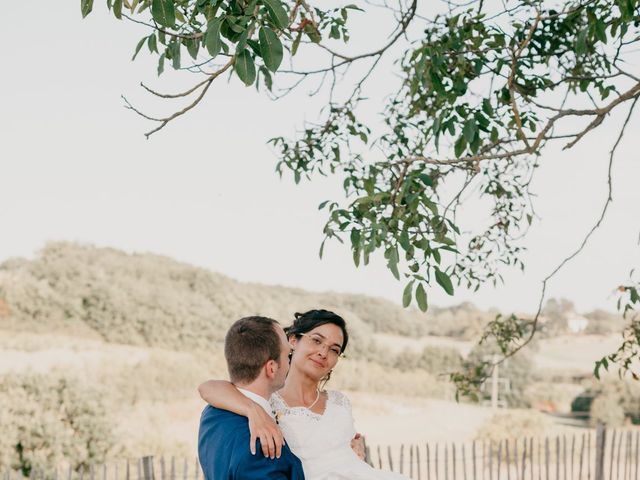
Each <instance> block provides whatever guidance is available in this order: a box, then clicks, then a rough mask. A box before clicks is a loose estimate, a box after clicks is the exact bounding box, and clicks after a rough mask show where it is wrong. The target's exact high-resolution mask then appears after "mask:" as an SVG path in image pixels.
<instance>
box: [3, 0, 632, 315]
mask: <svg viewBox="0 0 640 480" xmlns="http://www.w3.org/2000/svg"><path fill="white" fill-rule="evenodd" d="M104 3H105V2H103V1H98V0H97V1H96V12H95V13H94V14H92V15H91V16H89V17H88V18H87V19H86V20H82V19H81V17H80V9H79V5H78V4H79V2H75V1H74V2H51V1H43V0H34V1H32V2H11V3H8V4H7V5H4V8H3V19H4V21H3V27H2V29H1V30H0V42H1V43H2V45H5V46H6V48H5V49H3V67H2V74H1V75H0V109H1V111H2V114H1V115H0V167H1V169H0V261H1V260H4V259H7V258H10V257H14V256H33V255H34V254H35V252H37V250H38V249H39V248H41V247H42V246H43V245H45V243H46V242H48V241H52V240H69V241H79V242H88V243H92V244H96V245H100V246H111V247H116V248H120V249H123V250H126V251H136V252H147V251H148V252H154V253H159V254H163V255H168V256H170V257H173V258H176V259H178V260H181V261H185V262H189V263H191V264H194V265H198V266H203V267H206V268H208V269H211V270H214V271H217V272H220V273H223V274H226V275H229V276H231V277H233V278H235V279H238V280H242V281H255V282H261V283H267V284H282V285H287V286H295V287H301V288H305V289H312V290H335V291H344V292H360V293H366V294H371V295H380V296H384V297H386V298H389V299H392V300H394V301H396V302H397V301H399V298H400V295H401V291H402V287H403V285H402V284H400V283H399V282H397V281H395V279H393V277H392V276H391V274H390V273H388V272H387V270H386V268H385V267H384V265H383V264H382V262H379V261H376V262H374V264H373V265H371V266H369V267H367V268H362V267H361V268H360V269H356V268H355V267H354V265H353V263H352V261H351V256H350V253H349V251H348V250H347V249H346V248H343V247H342V246H340V245H333V244H331V245H329V246H328V248H327V249H326V250H325V258H324V259H323V260H322V261H321V260H319V259H318V248H319V245H320V241H321V239H322V233H321V232H322V227H323V225H324V221H325V217H324V216H323V214H322V212H318V210H317V206H318V204H319V203H320V202H321V201H323V200H325V199H328V198H334V197H336V196H338V195H339V194H340V182H339V181H337V180H336V179H327V180H322V181H318V182H315V181H314V183H313V184H301V185H298V186H296V185H294V184H293V182H292V181H290V180H289V179H286V178H285V179H283V180H280V179H279V178H278V177H277V175H276V174H275V173H274V167H275V164H276V161H277V158H276V157H275V155H274V154H273V152H272V151H271V150H270V148H268V146H267V145H266V140H267V139H268V138H270V137H272V136H275V135H291V134H293V132H294V128H295V126H296V125H299V124H300V120H301V119H302V118H304V117H306V116H308V117H309V118H314V108H313V107H314V105H313V104H311V103H310V102H309V101H308V100H307V99H306V96H305V95H304V94H305V93H306V91H308V90H309V89H308V88H307V89H306V90H305V89H303V90H302V91H301V92H300V93H299V94H296V95H293V96H291V97H289V98H287V99H285V100H284V101H282V102H278V103H274V102H271V101H269V100H268V99H266V98H264V97H263V96H260V95H258V94H256V93H255V89H252V88H244V87H243V86H241V85H239V82H238V81H235V80H234V81H233V82H232V83H231V84H227V83H225V82H226V79H220V80H223V81H221V82H220V83H219V84H218V85H217V86H216V88H212V91H211V93H210V94H209V95H208V96H207V98H206V100H205V101H204V102H203V104H202V105H200V106H199V107H198V108H197V109H196V110H195V111H193V112H192V113H191V114H189V115H187V116H185V117H183V118H182V119H180V120H178V121H176V122H175V123H173V124H171V125H170V126H169V127H167V128H166V129H165V130H163V131H162V132H160V133H158V134H157V135H155V136H154V137H153V138H152V139H151V140H149V141H147V140H145V138H144V136H143V133H144V132H145V131H146V130H147V129H149V127H150V126H149V124H148V123H146V122H145V121H143V120H141V119H140V118H138V117H136V116H135V115H134V114H133V113H132V112H130V111H127V110H125V109H124V108H123V102H122V100H121V99H120V95H121V94H126V95H127V96H128V97H129V98H130V99H131V100H132V101H134V102H136V103H137V104H139V105H142V106H145V107H147V110H150V111H153V112H160V111H167V109H168V107H167V105H166V104H163V103H162V102H157V101H153V100H152V99H150V98H149V96H148V95H146V94H145V93H144V92H143V91H142V90H141V88H140V87H139V86H138V84H139V82H140V81H141V80H145V81H147V82H149V83H151V84H153V85H155V86H158V88H161V89H163V90H166V91H177V90H178V89H179V88H180V86H183V85H187V81H189V82H190V81H192V80H193V78H192V77H189V76H188V75H186V74H185V75H175V74H173V73H171V72H170V73H169V74H168V75H167V76H166V78H165V79H164V80H162V81H158V80H156V78H155V75H154V71H155V61H154V60H153V59H150V57H148V56H146V55H144V54H142V55H141V56H140V58H139V59H138V60H136V62H133V63H132V62H131V61H130V58H131V54H132V50H133V48H134V46H135V44H136V43H137V40H138V39H139V38H140V37H141V36H142V34H143V32H144V30H143V29H142V28H140V27H138V26H135V25H132V24H129V23H124V22H116V21H115V20H113V19H111V18H109V17H108V16H107V15H106V13H105V12H104V10H105V6H104V5H103V4H104ZM369 28H370V30H369V31H370V32H373V31H379V30H384V26H383V25H381V26H380V29H377V27H376V26H375V25H373V26H371V25H370V26H369ZM369 40H371V42H372V43H376V42H374V40H375V39H374V40H372V39H369ZM380 40H381V41H382V40H383V38H382V39H380ZM636 71H638V68H637V66H636ZM383 86H384V82H381V88H382V87H383ZM382 93H384V92H382ZM639 119H640V116H639V115H636V117H635V119H634V121H633V122H632V124H631V125H630V126H629V132H630V135H628V136H627V138H626V139H625V140H624V143H623V144H622V145H621V147H620V150H619V156H618V158H617V161H616V164H615V167H614V172H613V173H614V177H613V180H614V203H613V205H612V207H611V210H610V213H609V216H608V217H607V220H606V222H605V223H604V225H603V228H602V229H601V230H600V231H598V232H597V233H596V235H595V236H594V237H593V241H592V242H591V243H590V244H589V246H588V248H586V249H585V251H584V252H583V253H582V255H581V256H580V257H579V258H578V259H576V260H575V261H574V262H573V263H571V264H570V265H568V266H567V267H566V268H565V269H564V270H563V271H562V273H561V274H560V275H558V276H557V277H556V278H555V279H554V280H553V281H552V283H551V284H550V286H549V292H550V295H551V296H562V297H566V298H569V299H571V300H573V301H574V302H575V303H576V304H577V306H578V308H579V309H581V310H588V309H592V308H596V307H601V308H607V309H613V308H614V305H613V297H612V296H611V292H612V290H613V288H614V287H615V286H616V285H617V284H618V283H620V282H622V281H624V280H625V279H626V278H627V276H628V272H629V270H630V269H631V268H632V267H634V266H636V267H638V266H640V253H639V250H640V249H639V248H638V236H639V233H640V231H639V230H640V222H639V221H638V219H639V218H640V213H639V206H640V188H639V187H638V180H639V179H640V161H639V159H638V153H637V152H638V151H640V138H639V137H640V136H639V135H638V132H640V129H639V128H638V126H639ZM621 120H622V117H621V116H614V117H613V118H611V119H608V120H607V122H606V123H605V126H604V127H602V128H599V129H598V130H596V131H595V132H593V133H591V134H590V136H588V137H587V138H586V139H585V140H584V142H582V143H581V144H580V145H579V146H578V147H576V148H574V149H572V150H571V151H569V152H564V153H562V152H560V151H559V149H556V150H554V151H549V152H548V153H547V154H545V156H544V157H543V158H542V167H541V168H540V170H539V172H538V174H537V177H536V180H535V183H534V188H533V190H534V192H535V193H536V194H537V198H536V209H537V213H538V215H539V216H540V217H541V220H539V221H538V222H537V223H535V224H534V227H533V228H532V230H531V232H530V235H529V237H528V239H527V244H526V245H527V247H528V253H527V255H526V257H525V260H526V263H527V269H526V270H525V272H524V273H521V272H519V271H518V272H508V271H506V272H505V274H506V275H505V278H506V280H507V282H506V285H504V286H500V287H498V288H493V287H489V286H488V287H486V288H484V289H482V290H480V291H479V292H476V293H472V292H466V291H464V290H462V289H459V290H458V291H457V293H456V295H455V296H454V297H448V296H447V295H446V294H444V293H442V292H441V291H440V290H439V289H438V288H434V289H433V291H431V292H429V294H430V301H431V304H437V305H449V304H452V303H458V302H461V301H464V300H470V301H472V302H474V303H476V304H477V305H479V306H481V307H485V308H487V307H490V306H496V307H499V308H500V309H503V310H518V311H533V310H534V309H535V307H536V304H537V298H538V294H539V290H540V282H541V279H542V278H543V277H544V276H545V275H546V274H548V273H549V271H550V270H552V269H553V268H554V266H555V265H556V264H557V263H558V262H559V261H560V260H561V259H562V258H563V257H564V256H566V255H567V254H569V253H571V252H572V250H573V249H574V248H575V247H576V246H577V244H578V243H579V242H580V240H581V238H582V236H583V235H584V233H585V232H586V231H587V230H588V229H589V228H590V226H591V225H592V223H593V222H594V221H595V219H596V218H597V216H598V213H599V210H600V208H601V205H602V202H603V200H604V198H605V196H606V181H605V180H606V169H607V161H608V159H607V155H608V151H609V149H610V148H611V145H612V143H613V141H614V140H615V135H616V132H617V130H618V129H619V127H620V124H621Z"/></svg>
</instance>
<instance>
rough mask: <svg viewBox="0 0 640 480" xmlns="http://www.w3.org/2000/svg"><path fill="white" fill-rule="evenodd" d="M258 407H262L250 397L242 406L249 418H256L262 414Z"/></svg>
mask: <svg viewBox="0 0 640 480" xmlns="http://www.w3.org/2000/svg"><path fill="white" fill-rule="evenodd" d="M258 409H262V407H261V406H260V405H258V404H257V403H256V402H254V401H253V400H251V399H249V398H247V401H246V402H244V405H243V406H242V410H243V414H244V416H245V417H247V418H256V417H257V416H258V415H259V414H260V411H259V410H258Z"/></svg>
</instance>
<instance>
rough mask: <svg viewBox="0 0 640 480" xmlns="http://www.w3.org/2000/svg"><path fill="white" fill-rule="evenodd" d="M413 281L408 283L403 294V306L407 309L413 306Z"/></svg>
mask: <svg viewBox="0 0 640 480" xmlns="http://www.w3.org/2000/svg"><path fill="white" fill-rule="evenodd" d="M413 282H414V281H413V280H411V281H410V282H409V283H407V286H406V287H404V292H402V306H403V307H404V308H407V307H408V306H409V305H410V304H411V294H412V293H413Z"/></svg>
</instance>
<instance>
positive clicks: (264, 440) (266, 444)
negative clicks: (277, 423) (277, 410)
mask: <svg viewBox="0 0 640 480" xmlns="http://www.w3.org/2000/svg"><path fill="white" fill-rule="evenodd" d="M260 445H261V446H262V454H263V455H264V456H265V457H270V456H271V455H269V440H268V437H267V435H266V434H265V433H261V434H260Z"/></svg>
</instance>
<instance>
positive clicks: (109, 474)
mask: <svg viewBox="0 0 640 480" xmlns="http://www.w3.org/2000/svg"><path fill="white" fill-rule="evenodd" d="M366 452H367V458H366V460H367V462H368V463H369V464H370V465H372V466H373V467H375V468H379V469H384V470H390V471H394V472H399V473H402V474H404V475H405V476H406V477H408V478H411V479H414V480H415V479H417V480H640V429H634V430H631V429H627V430H610V431H609V430H605V429H604V428H602V427H599V428H598V429H597V430H596V432H595V433H593V432H585V433H583V434H581V435H572V436H556V437H545V438H540V439H539V438H527V439H522V438H521V439H509V440H503V441H500V442H488V441H485V442H482V441H475V442H467V443H460V442H458V443H443V442H440V443H427V444H423V445H415V444H414V445H402V446H400V447H399V448H394V449H392V448H391V447H382V446H368V447H367V448H366ZM28 478H29V479H30V480H204V478H203V474H202V470H201V469H200V465H199V463H198V461H197V459H192V460H183V459H176V458H175V457H174V458H169V459H165V458H163V457H160V458H154V457H144V458H141V459H138V460H133V461H131V460H129V461H122V462H117V463H111V464H109V465H94V466H89V467H86V468H80V469H71V468H69V467H68V468H64V469H62V468H58V469H56V470H54V471H39V470H36V469H33V470H31V472H30V475H29V476H28ZM23 479H24V477H23V475H22V473H21V472H15V471H6V472H4V473H3V474H1V475H0V480H23Z"/></svg>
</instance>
